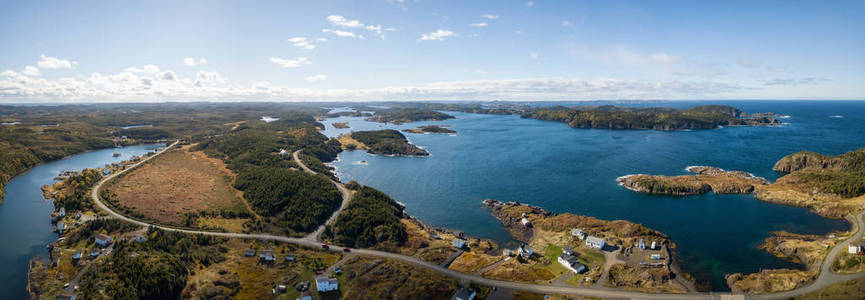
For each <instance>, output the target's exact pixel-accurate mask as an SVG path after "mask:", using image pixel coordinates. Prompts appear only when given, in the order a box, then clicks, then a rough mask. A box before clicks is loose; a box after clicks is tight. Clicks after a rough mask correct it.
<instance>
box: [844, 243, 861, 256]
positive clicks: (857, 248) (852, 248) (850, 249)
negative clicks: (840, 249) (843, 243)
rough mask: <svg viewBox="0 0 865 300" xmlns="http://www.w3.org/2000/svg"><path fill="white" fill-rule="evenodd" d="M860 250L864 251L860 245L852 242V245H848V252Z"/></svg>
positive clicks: (855, 252)
mask: <svg viewBox="0 0 865 300" xmlns="http://www.w3.org/2000/svg"><path fill="white" fill-rule="evenodd" d="M859 251H862V248H861V247H859V245H854V244H850V246H847V253H850V254H859Z"/></svg>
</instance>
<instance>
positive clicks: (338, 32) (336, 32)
mask: <svg viewBox="0 0 865 300" xmlns="http://www.w3.org/2000/svg"><path fill="white" fill-rule="evenodd" d="M321 32H324V33H329V34H333V35H336V36H338V37H350V38H356V39H363V35H360V34H355V33H354V32H351V31H342V30H336V29H327V28H323V29H321Z"/></svg>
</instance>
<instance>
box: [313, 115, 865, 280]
mask: <svg viewBox="0 0 865 300" xmlns="http://www.w3.org/2000/svg"><path fill="white" fill-rule="evenodd" d="M702 104H726V105H731V106H734V107H737V108H739V109H741V110H743V111H746V112H752V113H753V112H774V113H777V114H780V115H783V116H784V118H783V119H781V120H782V121H783V122H785V124H784V125H783V126H777V127H727V128H720V129H714V130H694V131H675V132H662V131H650V130H628V131H625V130H606V129H573V128H570V127H568V126H567V125H566V124H564V123H558V122H550V121H539V120H532V119H521V118H520V117H519V116H498V115H480V114H466V113H456V112H448V113H449V114H452V115H454V116H455V117H456V119H452V120H447V121H440V122H417V123H408V124H403V125H393V124H379V123H371V122H367V121H364V120H363V118H357V117H340V118H331V119H328V120H326V121H325V122H323V123H325V125H326V127H327V129H326V130H325V133H326V134H327V135H329V136H336V135H338V134H340V133H345V132H349V131H352V130H355V131H357V130H375V129H382V128H395V129H405V128H414V127H416V126H419V125H426V124H436V125H447V126H449V128H451V129H453V130H456V131H457V134H456V135H438V134H429V135H423V134H409V133H406V136H407V137H408V138H409V139H410V140H411V142H412V143H414V144H416V145H418V146H421V147H423V148H424V149H426V150H428V151H429V152H430V153H431V155H430V156H429V157H422V158H417V157H385V156H375V155H369V154H366V153H365V152H363V151H347V152H343V153H342V154H340V156H339V161H337V162H335V163H333V165H334V166H335V167H336V168H337V170H338V173H339V176H340V178H341V179H342V180H343V181H345V182H347V181H349V180H356V181H358V182H360V183H361V184H364V185H369V186H372V187H375V188H377V189H380V190H382V191H384V192H385V193H387V194H389V195H391V196H392V197H393V198H394V199H396V200H397V201H400V202H402V203H404V204H405V205H406V207H407V211H408V213H410V214H411V215H413V216H416V217H418V218H420V219H421V220H423V221H424V222H427V223H429V224H431V225H434V226H442V227H448V228H453V229H458V230H462V231H465V232H466V233H468V234H471V235H474V236H478V237H483V238H490V239H493V240H496V241H498V242H499V243H503V244H507V243H509V242H512V239H511V238H510V236H509V235H508V233H507V232H506V231H504V229H503V228H502V226H501V223H499V222H498V221H497V220H495V219H494V218H493V217H492V216H491V215H490V212H489V211H488V210H487V209H485V208H483V207H481V201H482V200H483V199H486V198H493V199H497V200H502V201H519V202H522V203H528V204H532V205H536V206H540V207H543V208H545V209H548V210H551V211H553V212H557V213H565V212H569V213H574V214H580V215H587V216H592V217H597V218H601V219H608V220H614V219H623V220H629V221H633V222H637V223H641V224H644V225H646V226H648V227H650V228H653V229H656V230H659V231H661V232H664V233H666V234H667V235H669V236H670V238H671V239H672V240H673V242H674V243H675V244H676V246H677V249H676V252H677V255H678V258H679V262H680V264H681V265H682V267H683V269H684V270H685V271H687V272H689V273H691V274H692V275H693V276H694V277H695V278H697V279H698V280H699V281H700V282H703V283H708V284H709V285H710V286H711V289H713V290H719V291H723V290H728V287H727V286H726V283H725V281H724V276H725V275H726V274H729V273H736V272H742V273H752V272H758V271H760V270H761V269H766V268H801V267H802V266H801V265H798V264H794V263H792V262H789V261H787V260H783V259H780V258H776V257H774V256H773V255H771V254H769V253H767V252H765V251H762V250H759V249H757V246H758V245H759V244H760V243H762V241H763V240H764V239H765V238H767V237H769V236H770V232H772V231H777V230H785V231H789V232H794V233H803V234H812V233H813V234H824V233H828V232H833V231H840V230H848V229H849V228H850V225H849V224H848V223H847V222H846V221H843V220H835V219H828V218H824V217H821V216H819V215H816V214H814V213H811V212H809V211H808V210H806V209H802V208H796V207H789V206H783V205H778V204H771V203H767V202H762V201H759V200H756V199H755V198H754V197H753V196H752V195H715V194H706V195H699V196H687V197H674V196H657V195H644V194H639V193H635V192H631V191H629V190H627V189H624V188H622V187H621V186H619V185H617V183H616V181H615V179H616V178H617V177H619V176H623V175H628V174H635V173H649V174H660V175H680V174H686V173H687V172H686V171H685V170H684V169H685V167H687V166H692V165H708V166H716V167H720V168H724V169H728V170H742V171H747V172H751V173H753V174H755V175H757V176H762V177H765V178H767V179H769V180H775V179H777V178H778V177H780V176H783V174H778V173H776V172H774V171H773V170H772V166H773V165H774V164H775V162H776V161H777V160H779V159H780V158H782V157H784V156H785V155H787V154H790V153H794V152H797V151H801V150H810V151H816V152H819V153H823V154H832V155H834V154H840V153H844V152H847V151H851V150H856V149H859V148H862V147H865V102H858V101H722V102H721V101H714V102H679V101H677V102H661V103H649V104H632V105H637V106H664V107H678V108H688V107H692V106H696V105H702ZM332 122H348V123H349V125H350V126H351V129H336V128H334V127H333V126H332V125H331V123H332Z"/></svg>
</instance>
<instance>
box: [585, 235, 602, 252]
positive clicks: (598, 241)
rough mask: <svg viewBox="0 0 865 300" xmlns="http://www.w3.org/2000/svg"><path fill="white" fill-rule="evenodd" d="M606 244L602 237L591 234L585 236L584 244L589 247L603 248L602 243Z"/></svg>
mask: <svg viewBox="0 0 865 300" xmlns="http://www.w3.org/2000/svg"><path fill="white" fill-rule="evenodd" d="M606 244H607V242H606V241H604V239H602V238H599V237H596V236H592V235H590V236H588V237H586V246H589V247H592V248H595V249H604V245H606Z"/></svg>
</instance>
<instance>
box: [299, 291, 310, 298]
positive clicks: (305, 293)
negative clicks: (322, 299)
mask: <svg viewBox="0 0 865 300" xmlns="http://www.w3.org/2000/svg"><path fill="white" fill-rule="evenodd" d="M297 300H312V294H310V293H309V292H303V293H302V294H300V297H299V298H297Z"/></svg>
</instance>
